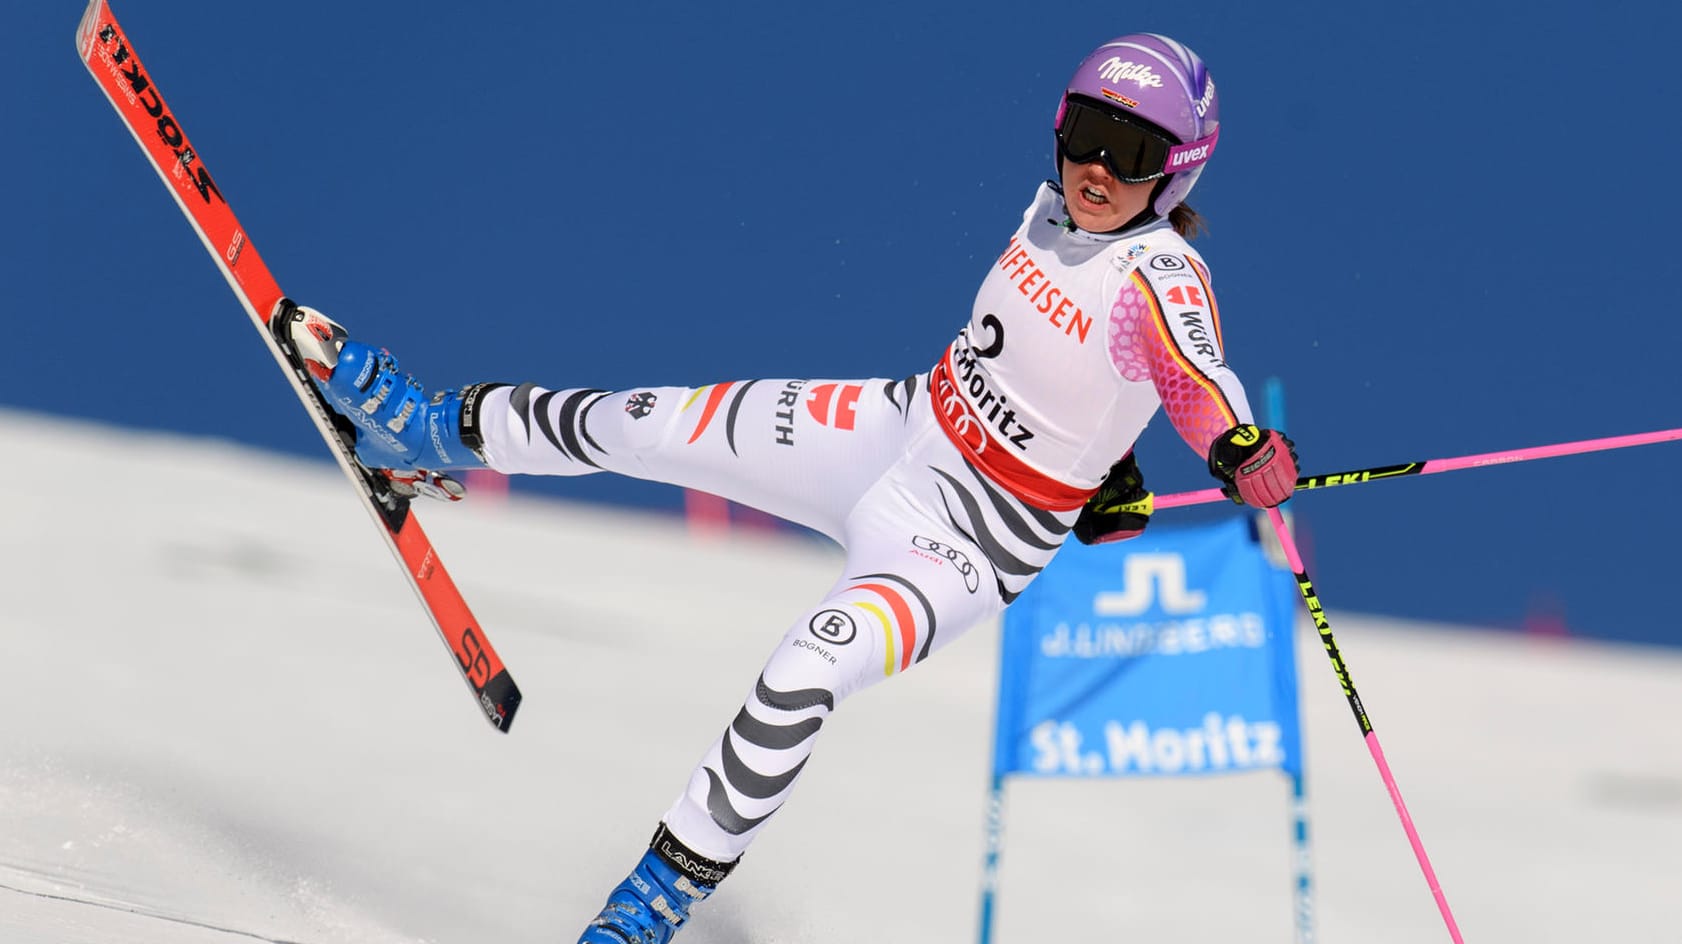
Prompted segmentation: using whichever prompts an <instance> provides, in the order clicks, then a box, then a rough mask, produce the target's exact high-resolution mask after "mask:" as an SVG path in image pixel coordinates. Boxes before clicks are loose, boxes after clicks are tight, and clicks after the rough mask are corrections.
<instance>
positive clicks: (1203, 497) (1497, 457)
mask: <svg viewBox="0 0 1682 944" xmlns="http://www.w3.org/2000/svg"><path fill="white" fill-rule="evenodd" d="M1677 439H1682V429H1661V430H1658V431H1656V432H1651V433H1632V434H1630V435H1628V436H1608V437H1606V438H1605V439H1583V440H1579V441H1577V442H1568V443H1557V444H1555V445H1552V446H1533V447H1531V448H1529V449H1515V450H1512V451H1510V452H1485V453H1482V454H1480V455H1475V456H1457V457H1455V458H1452V459H1426V460H1423V461H1420V462H1403V463H1401V464H1399V465H1381V466H1374V467H1373V468H1370V469H1356V470H1354V471H1351V472H1333V473H1330V474H1326V475H1305V476H1303V477H1302V478H1300V479H1297V489H1298V490H1299V491H1308V490H1311V489H1316V488H1331V487H1332V486H1334V485H1357V484H1360V483H1362V482H1371V481H1375V480H1378V479H1393V478H1399V477H1401V476H1404V475H1433V474H1435V473H1437V472H1454V471H1456V470H1459V469H1472V468H1479V467H1482V466H1486V465H1502V464H1504V463H1508V462H1529V461H1530V460H1531V459H1552V458H1554V457H1555V456H1570V455H1576V454H1577V453H1582V452H1601V451H1604V450H1607V449H1624V448H1627V447H1629V446H1646V445H1649V444H1651V443H1661V442H1670V441H1672V440H1677ZM1228 500H1229V499H1228V498H1227V497H1226V495H1225V494H1223V493H1222V492H1221V490H1220V489H1218V488H1205V489H1199V490H1198V491H1195V492H1175V493H1174V494H1172V495H1158V496H1156V504H1155V507H1156V508H1177V507H1180V506H1182V505H1202V504H1207V503H1209V502H1219V501H1228Z"/></svg>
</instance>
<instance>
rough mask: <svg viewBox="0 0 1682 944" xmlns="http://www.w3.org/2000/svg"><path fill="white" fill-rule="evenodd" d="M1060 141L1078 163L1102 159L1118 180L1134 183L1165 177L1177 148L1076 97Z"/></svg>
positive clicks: (1066, 115) (1067, 109) (1070, 103)
mask: <svg viewBox="0 0 1682 944" xmlns="http://www.w3.org/2000/svg"><path fill="white" fill-rule="evenodd" d="M1057 140H1058V142H1059V143H1060V144H1061V145H1062V146H1063V156H1064V157H1067V158H1068V159H1069V160H1071V161H1074V162H1075V163H1076V164H1090V163H1092V162H1093V161H1096V160H1099V159H1102V160H1103V161H1104V164H1105V166H1107V167H1108V168H1109V169H1110V173H1111V174H1113V175H1115V178H1116V179H1117V180H1120V181H1123V182H1124V183H1130V184H1137V183H1144V182H1145V181H1147V180H1155V179H1156V178H1158V177H1161V176H1162V175H1163V169H1164V168H1165V167H1166V166H1167V163H1168V151H1169V149H1170V148H1172V147H1173V146H1174V144H1173V142H1172V141H1169V140H1168V139H1166V138H1164V137H1163V136H1162V135H1160V134H1157V133H1156V132H1153V131H1150V130H1148V129H1146V128H1144V127H1141V126H1140V125H1136V124H1134V123H1132V122H1130V121H1128V120H1127V119H1125V118H1123V117H1121V116H1120V115H1117V114H1115V113H1114V112H1111V111H1108V110H1106V109H1101V108H1098V107H1096V106H1094V105H1089V104H1086V103H1085V102H1082V101H1080V100H1079V99H1075V98H1071V99H1069V101H1068V104H1067V105H1066V106H1065V108H1064V111H1063V123H1062V126H1061V127H1059V128H1058V129H1057Z"/></svg>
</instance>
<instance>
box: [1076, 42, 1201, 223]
mask: <svg viewBox="0 0 1682 944" xmlns="http://www.w3.org/2000/svg"><path fill="white" fill-rule="evenodd" d="M1071 95H1079V96H1082V97H1084V98H1087V99H1092V100H1094V101H1097V102H1101V103H1104V104H1106V105H1108V106H1109V107H1110V108H1111V109H1112V110H1113V111H1114V112H1115V113H1116V114H1118V115H1120V116H1122V117H1123V118H1124V119H1125V120H1128V121H1131V122H1140V121H1143V122H1144V123H1146V124H1147V125H1151V126H1154V127H1155V128H1157V129H1160V130H1162V131H1165V132H1167V133H1168V136H1169V137H1170V138H1172V139H1173V140H1174V143H1175V144H1176V145H1177V146H1176V147H1174V148H1172V149H1171V150H1170V151H1169V152H1168V157H1167V158H1166V160H1165V161H1164V165H1165V166H1164V167H1163V172H1164V173H1165V175H1166V177H1165V180H1166V182H1165V183H1159V184H1158V185H1157V192H1156V199H1155V200H1154V201H1153V202H1152V204H1151V210H1152V211H1153V212H1154V213H1155V214H1156V215H1157V216H1158V217H1165V216H1167V215H1168V211H1169V210H1172V209H1173V208H1174V207H1175V206H1176V205H1178V204H1180V203H1182V202H1184V201H1185V199H1186V195H1187V194H1189V193H1191V188H1192V187H1193V186H1194V185H1196V183H1197V178H1198V177H1199V176H1201V175H1202V173H1203V165H1204V163H1205V162H1206V161H1208V160H1209V156H1210V155H1211V154H1213V153H1214V151H1215V140H1216V138H1217V137H1218V136H1219V134H1220V123H1221V122H1220V114H1221V111H1220V102H1219V100H1218V99H1217V98H1216V97H1215V80H1214V79H1212V78H1210V77H1209V70H1208V68H1207V67H1205V66H1204V65H1203V60H1202V59H1200V58H1198V56H1197V53H1194V52H1192V51H1191V50H1190V49H1188V48H1186V47H1185V46H1183V45H1181V44H1180V43H1178V42H1175V41H1174V40H1172V39H1169V38H1168V37H1166V36H1161V35H1158V34H1156V33H1129V34H1128V35H1126V36H1118V37H1116V38H1115V39H1112V40H1110V41H1109V42H1107V43H1105V44H1104V45H1102V46H1099V47H1098V48H1097V49H1094V50H1093V51H1092V53H1091V54H1090V55H1088V56H1087V57H1086V58H1085V59H1084V60H1082V61H1081V64H1080V67H1079V68H1077V69H1075V74H1074V77H1073V78H1071V79H1070V80H1069V87H1068V88H1067V89H1065V90H1064V92H1063V98H1062V100H1061V102H1060V103H1059V105H1058V107H1057V121H1056V123H1055V124H1054V125H1053V127H1054V129H1056V130H1061V129H1062V127H1063V116H1064V114H1065V112H1066V111H1067V110H1068V106H1069V96H1071ZM1059 149H1060V150H1061V145H1059ZM1059 166H1061V163H1059Z"/></svg>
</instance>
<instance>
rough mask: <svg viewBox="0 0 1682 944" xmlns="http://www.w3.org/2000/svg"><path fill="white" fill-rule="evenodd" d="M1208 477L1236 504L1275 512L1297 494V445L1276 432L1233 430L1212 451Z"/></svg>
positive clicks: (1247, 427)
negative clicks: (1215, 481)
mask: <svg viewBox="0 0 1682 944" xmlns="http://www.w3.org/2000/svg"><path fill="white" fill-rule="evenodd" d="M1209 474H1210V475H1213V476H1214V477H1215V478H1217V479H1220V480H1221V482H1222V483H1223V484H1222V486H1221V491H1222V492H1224V493H1225V494H1226V496H1227V497H1228V498H1230V499H1232V500H1233V501H1235V502H1238V503H1239V504H1241V505H1249V506H1251V507H1253V508H1272V507H1274V506H1276V505H1279V504H1281V503H1283V502H1284V501H1285V499H1287V498H1290V497H1291V493H1292V492H1294V491H1296V487H1297V447H1296V443H1293V442H1291V440H1290V438H1289V437H1287V436H1286V435H1285V434H1284V433H1281V432H1280V431H1278V430H1276V429H1259V428H1257V427H1256V426H1254V425H1252V424H1248V423H1246V424H1244V425H1242V426H1234V427H1233V428H1231V429H1229V430H1227V431H1226V432H1224V433H1222V434H1221V435H1220V436H1219V437H1217V438H1216V439H1215V442H1214V443H1213V444H1212V445H1211V446H1210V447H1209Z"/></svg>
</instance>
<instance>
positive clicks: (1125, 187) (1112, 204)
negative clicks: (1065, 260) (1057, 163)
mask: <svg viewBox="0 0 1682 944" xmlns="http://www.w3.org/2000/svg"><path fill="white" fill-rule="evenodd" d="M1155 186H1156V181H1154V180H1147V181H1145V182H1144V183H1142V184H1127V183H1122V182H1121V181H1119V180H1117V179H1115V175H1113V174H1111V173H1110V169H1109V168H1108V167H1106V166H1105V165H1104V162H1103V161H1091V162H1089V163H1086V164H1076V163H1075V162H1073V161H1071V160H1068V159H1067V158H1065V159H1064V160H1063V201H1064V203H1066V204H1067V205H1068V208H1069V218H1070V219H1072V220H1074V221H1075V225H1076V226H1079V227H1080V228H1081V229H1084V230H1086V231H1087V232H1089V233H1107V232H1109V231H1110V230H1113V229H1116V228H1117V227H1120V226H1121V225H1122V224H1123V223H1126V222H1127V221H1128V220H1130V219H1132V218H1133V217H1135V216H1138V215H1139V214H1140V213H1142V212H1144V210H1145V204H1147V203H1149V202H1150V198H1151V189H1152V188H1153V187H1155Z"/></svg>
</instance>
